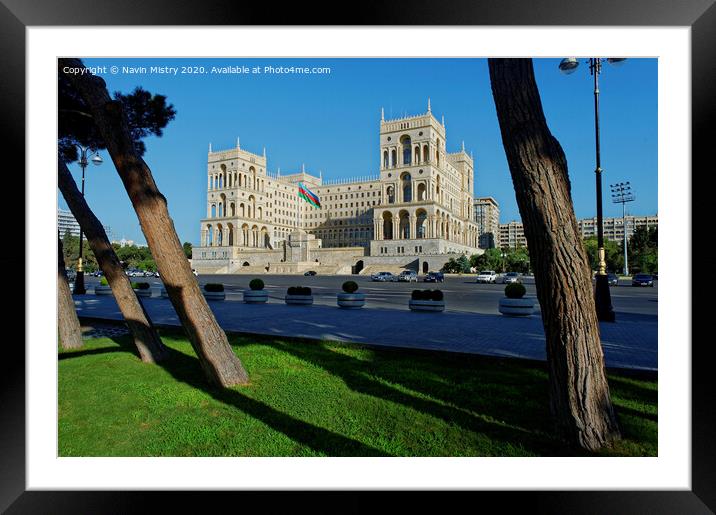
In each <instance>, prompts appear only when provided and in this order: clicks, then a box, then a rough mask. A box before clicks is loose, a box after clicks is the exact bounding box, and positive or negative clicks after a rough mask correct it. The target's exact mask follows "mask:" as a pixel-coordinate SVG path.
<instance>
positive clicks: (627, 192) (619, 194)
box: [611, 181, 636, 275]
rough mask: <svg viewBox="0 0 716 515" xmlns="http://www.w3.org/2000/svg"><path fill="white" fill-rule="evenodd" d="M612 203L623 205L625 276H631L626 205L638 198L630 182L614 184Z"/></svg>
mask: <svg viewBox="0 0 716 515" xmlns="http://www.w3.org/2000/svg"><path fill="white" fill-rule="evenodd" d="M611 189H612V202H613V203H614V204H621V205H622V230H623V231H624V275H629V258H628V257H627V222H626V203H627V202H633V201H634V200H635V199H636V197H635V196H634V193H632V191H631V186H630V185H629V181H627V182H620V183H618V184H612V185H611Z"/></svg>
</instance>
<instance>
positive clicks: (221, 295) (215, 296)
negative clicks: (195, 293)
mask: <svg viewBox="0 0 716 515" xmlns="http://www.w3.org/2000/svg"><path fill="white" fill-rule="evenodd" d="M203 293H204V298H206V300H225V299H226V292H223V291H204V292H203Z"/></svg>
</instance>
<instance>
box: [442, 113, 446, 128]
mask: <svg viewBox="0 0 716 515" xmlns="http://www.w3.org/2000/svg"><path fill="white" fill-rule="evenodd" d="M442 121H443V127H445V115H443V119H442Z"/></svg>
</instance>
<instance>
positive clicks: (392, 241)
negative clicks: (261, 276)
mask: <svg viewBox="0 0 716 515" xmlns="http://www.w3.org/2000/svg"><path fill="white" fill-rule="evenodd" d="M380 156H381V162H380V172H379V174H377V175H375V176H369V177H362V178H357V179H354V180H339V181H323V177H322V174H319V175H318V176H316V175H314V174H310V173H307V172H306V170H305V167H302V170H301V171H300V172H298V173H292V174H288V175H286V174H284V175H282V174H281V173H280V171H276V172H269V171H268V169H267V160H266V151H265V150H264V152H263V154H262V155H258V154H253V153H250V152H247V151H246V150H243V149H241V148H240V145H239V142H238V141H237V145H236V148H233V149H229V150H221V151H216V152H214V151H212V150H211V146H210V147H209V155H208V169H207V172H208V176H207V205H206V209H207V211H206V218H204V219H202V220H201V245H200V247H198V248H195V249H194V253H193V258H194V259H193V262H194V263H195V266H197V267H198V268H203V269H205V270H209V269H213V270H214V271H225V272H229V273H231V272H234V271H240V267H241V266H253V265H254V263H251V262H250V261H247V260H246V259H245V257H246V256H248V255H251V256H254V255H257V252H258V253H259V254H258V255H261V253H263V255H264V257H265V258H266V259H264V261H266V260H267V259H268V260H269V261H268V263H274V264H275V265H277V266H278V265H280V264H282V263H286V262H291V261H294V260H293V259H289V258H290V257H291V256H289V254H291V253H292V252H293V250H292V247H291V245H290V244H289V243H290V241H289V235H291V234H292V233H294V231H296V230H300V231H305V232H306V233H308V234H310V235H313V236H314V237H315V243H313V244H312V247H314V249H315V250H318V249H321V252H320V254H321V257H322V259H323V260H328V261H334V260H333V259H332V258H330V257H328V256H329V255H330V254H331V253H330V252H328V251H329V250H330V249H335V250H336V251H337V250H338V249H341V250H342V252H338V253H336V255H341V256H346V255H347V256H349V257H348V258H346V259H352V260H355V259H356V257H360V256H361V255H365V256H370V258H371V259H370V261H371V262H374V263H375V262H376V258H379V257H381V256H382V257H386V258H387V257H391V258H393V259H390V260H386V261H390V262H391V263H392V262H396V261H395V259H394V258H403V257H404V258H405V260H409V259H414V258H415V257H416V256H424V255H430V256H435V255H445V256H449V255H455V254H464V253H467V254H472V253H475V252H478V239H479V234H478V228H477V225H476V223H475V222H474V213H473V210H474V206H473V193H472V192H473V189H474V163H473V159H472V156H470V155H468V154H467V153H466V152H465V148H464V144H463V146H462V149H461V150H460V151H458V152H455V153H448V152H447V150H446V132H445V125H444V123H443V122H439V121H438V120H437V119H436V118H435V117H434V116H433V114H432V112H431V110H430V103H429V102H428V111H427V113H425V114H421V115H418V116H412V117H406V118H401V119H396V120H385V119H384V116H383V115H382V114H381V120H380ZM299 182H302V183H303V184H304V185H305V186H306V187H308V188H309V189H310V190H312V191H313V192H314V193H316V194H317V195H318V196H319V197H320V199H321V209H317V208H314V207H312V206H310V205H309V204H308V203H306V202H304V201H299V199H298V191H297V190H298V184H299ZM295 237H296V236H294V238H295ZM348 249H352V251H351V252H348V253H346V252H345V251H346V250H348ZM358 251H360V254H358ZM313 254H316V252H315V251H314V252H313ZM313 254H312V255H311V256H309V255H306V256H305V257H306V260H305V261H306V262H314V263H315V262H316V261H318V258H315V257H314V256H313ZM277 258H278V259H277ZM446 260H447V257H446ZM379 261H380V260H377V262H379ZM398 261H400V259H398ZM247 262H248V263H249V264H248V265H246V263H247ZM319 263H320V261H319ZM271 266H272V265H269V268H270V267H271ZM275 268H276V266H274V269H275ZM280 268H282V269H283V268H285V267H284V266H280Z"/></svg>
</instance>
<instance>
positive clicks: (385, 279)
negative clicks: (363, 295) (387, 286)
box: [370, 272, 395, 282]
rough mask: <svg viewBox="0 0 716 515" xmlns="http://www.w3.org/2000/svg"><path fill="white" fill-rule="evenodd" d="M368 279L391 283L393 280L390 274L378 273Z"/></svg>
mask: <svg viewBox="0 0 716 515" xmlns="http://www.w3.org/2000/svg"><path fill="white" fill-rule="evenodd" d="M370 278H371V280H372V281H380V282H391V281H394V280H395V279H394V278H395V276H394V275H393V274H391V273H390V272H378V273H377V274H373V275H371V276H370Z"/></svg>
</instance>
